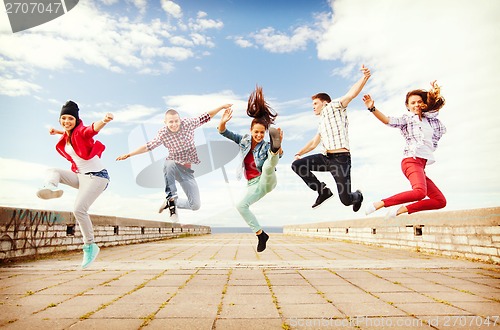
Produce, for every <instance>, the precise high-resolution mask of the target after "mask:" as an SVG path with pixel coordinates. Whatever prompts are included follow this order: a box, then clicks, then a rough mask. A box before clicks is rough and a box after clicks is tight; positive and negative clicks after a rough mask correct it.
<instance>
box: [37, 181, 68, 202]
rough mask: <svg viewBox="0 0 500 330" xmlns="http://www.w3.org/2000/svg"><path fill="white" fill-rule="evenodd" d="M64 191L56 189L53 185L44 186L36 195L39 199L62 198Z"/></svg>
mask: <svg viewBox="0 0 500 330" xmlns="http://www.w3.org/2000/svg"><path fill="white" fill-rule="evenodd" d="M63 193H64V191H63V190H62V189H59V188H57V187H56V186H54V185H50V184H49V185H46V186H43V188H40V189H39V190H38V191H37V193H36V195H37V196H38V197H39V198H41V199H51V198H59V197H61V196H62V194H63Z"/></svg>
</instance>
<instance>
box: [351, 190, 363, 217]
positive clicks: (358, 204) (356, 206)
mask: <svg viewBox="0 0 500 330" xmlns="http://www.w3.org/2000/svg"><path fill="white" fill-rule="evenodd" d="M356 192H357V193H358V195H359V200H358V201H356V202H354V204H352V210H353V211H354V212H358V211H359V209H360V208H361V203H363V194H362V193H361V191H359V190H356Z"/></svg>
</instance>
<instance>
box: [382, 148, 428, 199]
mask: <svg viewBox="0 0 500 330" xmlns="http://www.w3.org/2000/svg"><path fill="white" fill-rule="evenodd" d="M425 163H426V161H425V159H420V158H417V159H414V158H411V157H409V158H405V159H403V161H402V162H401V169H402V170H403V173H404V175H405V176H406V178H407V179H408V181H410V184H411V188H412V190H408V191H405V192H402V193H399V194H396V195H393V196H391V197H389V198H385V199H383V200H382V202H383V203H384V206H385V207H390V206H393V205H400V204H404V203H408V202H414V201H419V200H421V199H424V198H425V196H427V184H426V177H425V171H424V169H425Z"/></svg>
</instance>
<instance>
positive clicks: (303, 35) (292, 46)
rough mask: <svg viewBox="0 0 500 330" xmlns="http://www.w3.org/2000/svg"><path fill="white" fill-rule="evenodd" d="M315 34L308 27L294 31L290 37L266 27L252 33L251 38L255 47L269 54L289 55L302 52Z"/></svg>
mask: <svg viewBox="0 0 500 330" xmlns="http://www.w3.org/2000/svg"><path fill="white" fill-rule="evenodd" d="M316 35H317V32H316V31H315V30H313V29H311V28H309V27H308V26H300V27H298V28H296V29H294V30H293V31H292V33H291V35H287V34H286V33H283V32H279V31H276V30H275V29H274V28H273V27H267V28H264V29H261V30H260V31H258V32H256V33H253V34H252V35H251V37H252V38H253V39H254V41H255V43H256V44H257V45H260V46H262V47H263V48H264V49H265V50H267V51H269V52H271V53H291V52H295V51H297V50H304V49H305V48H306V46H307V44H308V42H309V41H310V40H314V39H315V38H316Z"/></svg>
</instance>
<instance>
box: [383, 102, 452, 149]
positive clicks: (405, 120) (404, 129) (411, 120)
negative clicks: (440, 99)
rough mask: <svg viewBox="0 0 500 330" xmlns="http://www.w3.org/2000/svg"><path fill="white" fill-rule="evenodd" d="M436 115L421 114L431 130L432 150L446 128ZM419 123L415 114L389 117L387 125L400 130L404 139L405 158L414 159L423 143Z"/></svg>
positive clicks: (430, 113) (433, 113)
mask: <svg viewBox="0 0 500 330" xmlns="http://www.w3.org/2000/svg"><path fill="white" fill-rule="evenodd" d="M437 115H438V112H428V113H424V114H423V116H424V117H425V118H427V121H428V122H429V125H430V126H431V127H432V130H433V133H432V145H433V147H434V149H436V148H437V145H438V141H439V139H441V137H442V136H443V134H444V133H446V127H445V126H444V125H443V123H441V121H440V120H439V119H437ZM420 123H421V122H420V119H419V118H418V115H416V114H414V115H408V114H405V115H403V116H402V117H389V123H388V124H387V125H388V126H390V127H394V128H399V129H400V130H401V134H402V135H403V136H404V138H405V141H406V146H405V150H404V155H405V156H406V157H415V156H416V151H417V148H418V147H419V146H421V145H423V143H424V133H423V131H422V127H421V124H420Z"/></svg>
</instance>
